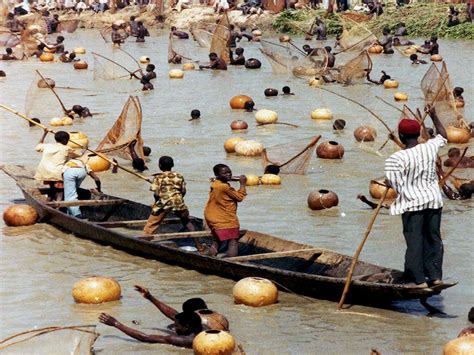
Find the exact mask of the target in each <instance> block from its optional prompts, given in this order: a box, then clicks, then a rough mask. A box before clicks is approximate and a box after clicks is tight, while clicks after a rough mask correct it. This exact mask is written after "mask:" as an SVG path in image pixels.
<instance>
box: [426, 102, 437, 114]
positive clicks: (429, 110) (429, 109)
mask: <svg viewBox="0 0 474 355" xmlns="http://www.w3.org/2000/svg"><path fill="white" fill-rule="evenodd" d="M425 112H426V113H427V114H428V115H430V116H432V115H434V114H436V109H435V107H434V106H433V105H430V104H428V105H426V106H425Z"/></svg>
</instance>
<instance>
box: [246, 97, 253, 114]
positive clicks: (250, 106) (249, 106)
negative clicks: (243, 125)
mask: <svg viewBox="0 0 474 355" xmlns="http://www.w3.org/2000/svg"><path fill="white" fill-rule="evenodd" d="M254 106H255V102H253V101H252V100H249V101H245V104H244V109H245V111H247V112H252V111H253V110H254Z"/></svg>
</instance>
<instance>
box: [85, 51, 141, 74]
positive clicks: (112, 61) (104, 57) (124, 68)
mask: <svg viewBox="0 0 474 355" xmlns="http://www.w3.org/2000/svg"><path fill="white" fill-rule="evenodd" d="M92 54H93V55H96V56H98V57H100V58H102V59H105V60H108V61H109V62H111V63H113V64H115V65H117V66H119V67H120V68H122V69H123V70H125V71H126V72H127V73H129V74H130V77H132V76H133V77H134V78H135V79H140V78H139V77H138V76H136V75H135V73H133V72H131V71H130V70H129V69H128V68H127V67H125V66H123V65H122V64H120V63H117V62H116V61H114V60H112V59H110V58H107V57H106V56H103V55H102V54H99V53H96V52H92Z"/></svg>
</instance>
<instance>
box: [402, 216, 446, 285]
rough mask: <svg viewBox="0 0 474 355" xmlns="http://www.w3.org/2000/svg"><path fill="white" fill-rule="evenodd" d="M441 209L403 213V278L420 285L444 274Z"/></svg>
mask: <svg viewBox="0 0 474 355" xmlns="http://www.w3.org/2000/svg"><path fill="white" fill-rule="evenodd" d="M441 210H442V209H441V208H438V209H429V208H428V209H425V210H421V211H416V212H405V213H403V214H402V222H403V235H404V236H405V241H406V243H407V251H406V253H405V277H406V278H407V279H408V280H409V281H414V282H415V283H417V284H421V283H423V282H425V281H426V279H428V281H434V280H441V278H442V277H443V272H442V266H443V242H442V240H441V233H440V225H441Z"/></svg>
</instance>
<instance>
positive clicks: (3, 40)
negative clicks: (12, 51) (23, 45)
mask: <svg viewBox="0 0 474 355" xmlns="http://www.w3.org/2000/svg"><path fill="white" fill-rule="evenodd" d="M20 42H21V39H20V36H19V35H17V34H15V33H11V32H10V31H9V30H3V29H0V47H10V48H13V47H15V46H16V45H17V44H20Z"/></svg>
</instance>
